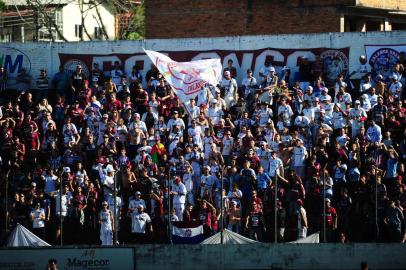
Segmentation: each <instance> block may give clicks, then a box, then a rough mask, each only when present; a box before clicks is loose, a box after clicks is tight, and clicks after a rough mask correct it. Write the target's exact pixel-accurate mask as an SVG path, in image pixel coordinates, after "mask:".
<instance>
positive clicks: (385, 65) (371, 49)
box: [365, 44, 406, 80]
mask: <svg viewBox="0 0 406 270" xmlns="http://www.w3.org/2000/svg"><path fill="white" fill-rule="evenodd" d="M401 52H405V53H406V44H401V45H365V53H366V56H367V59H368V63H369V64H370V65H371V68H372V76H373V77H372V78H375V77H376V75H378V74H381V75H382V76H383V77H384V79H385V80H388V79H389V76H390V75H391V74H392V68H393V66H394V65H395V64H396V62H397V61H398V59H399V54H400V53H401Z"/></svg>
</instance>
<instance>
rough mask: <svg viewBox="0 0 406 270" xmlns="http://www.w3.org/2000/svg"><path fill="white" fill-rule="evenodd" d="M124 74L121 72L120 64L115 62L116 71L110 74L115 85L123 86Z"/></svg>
mask: <svg viewBox="0 0 406 270" xmlns="http://www.w3.org/2000/svg"><path fill="white" fill-rule="evenodd" d="M123 75H124V73H123V71H122V70H120V62H119V61H115V62H114V69H113V70H112V71H111V72H110V77H111V80H112V81H113V83H114V84H115V85H116V86H117V87H118V86H120V85H121V77H123Z"/></svg>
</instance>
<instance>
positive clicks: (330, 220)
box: [321, 198, 337, 242]
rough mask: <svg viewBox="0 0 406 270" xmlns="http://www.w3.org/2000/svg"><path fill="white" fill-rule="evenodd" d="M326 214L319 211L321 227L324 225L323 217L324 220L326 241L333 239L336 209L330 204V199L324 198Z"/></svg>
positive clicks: (335, 227)
mask: <svg viewBox="0 0 406 270" xmlns="http://www.w3.org/2000/svg"><path fill="white" fill-rule="evenodd" d="M325 203H326V214H325V215H324V213H323V212H322V213H321V217H322V219H321V228H323V226H324V219H325V222H326V238H327V239H326V240H327V242H333V241H334V233H335V230H336V229H337V211H336V209H335V208H334V207H332V206H331V200H330V199H329V198H326V201H325Z"/></svg>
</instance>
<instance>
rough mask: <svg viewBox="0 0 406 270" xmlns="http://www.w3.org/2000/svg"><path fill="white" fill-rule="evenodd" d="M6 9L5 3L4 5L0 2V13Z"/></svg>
mask: <svg viewBox="0 0 406 270" xmlns="http://www.w3.org/2000/svg"><path fill="white" fill-rule="evenodd" d="M5 9H6V3H4V2H3V1H2V0H0V11H3V10H5Z"/></svg>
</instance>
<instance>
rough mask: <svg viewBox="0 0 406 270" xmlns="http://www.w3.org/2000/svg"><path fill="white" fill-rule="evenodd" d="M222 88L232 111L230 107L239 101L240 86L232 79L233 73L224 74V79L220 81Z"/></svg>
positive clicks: (227, 104) (226, 72)
mask: <svg viewBox="0 0 406 270" xmlns="http://www.w3.org/2000/svg"><path fill="white" fill-rule="evenodd" d="M220 88H221V90H222V93H223V96H224V101H225V102H226V106H227V109H230V107H231V106H232V105H234V104H235V103H236V102H237V100H238V85H237V81H236V80H235V79H233V78H232V77H231V73H230V72H229V71H225V72H224V78H223V79H222V80H221V81H220Z"/></svg>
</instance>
